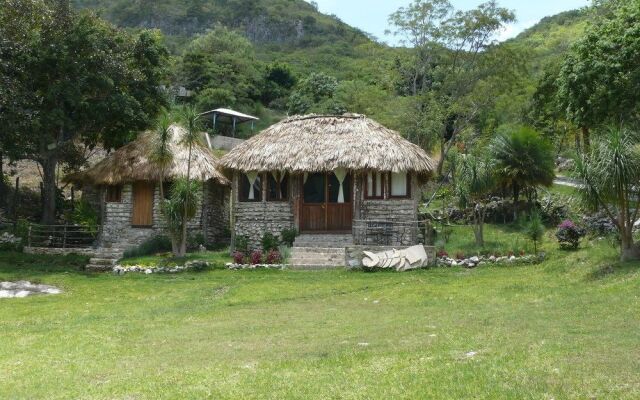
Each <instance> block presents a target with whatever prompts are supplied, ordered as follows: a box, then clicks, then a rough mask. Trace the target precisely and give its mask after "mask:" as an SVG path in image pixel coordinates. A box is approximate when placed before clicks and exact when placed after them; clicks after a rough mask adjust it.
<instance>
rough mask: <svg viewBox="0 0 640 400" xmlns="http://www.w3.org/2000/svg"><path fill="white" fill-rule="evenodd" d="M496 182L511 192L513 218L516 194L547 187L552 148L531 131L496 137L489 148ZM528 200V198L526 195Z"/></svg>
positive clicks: (551, 173) (550, 177)
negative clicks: (494, 168)
mask: <svg viewBox="0 0 640 400" xmlns="http://www.w3.org/2000/svg"><path fill="white" fill-rule="evenodd" d="M490 153H491V156H492V157H493V159H494V160H495V167H496V173H497V176H498V179H499V180H500V181H501V182H502V184H503V185H505V186H508V187H511V189H512V191H513V203H514V204H513V205H514V211H513V216H514V219H516V218H517V215H518V212H517V205H518V200H519V196H520V193H521V192H522V191H523V190H524V191H527V192H530V191H531V190H535V188H536V187H537V186H545V187H549V186H551V185H552V184H553V180H554V178H555V171H554V169H555V163H554V156H553V147H552V145H551V143H549V142H548V141H547V140H545V139H544V138H543V137H542V136H540V134H539V133H537V132H536V131H534V130H533V129H531V128H527V127H521V128H519V129H517V130H515V131H513V132H511V133H508V134H501V135H498V136H497V137H496V138H495V139H494V140H493V141H492V143H491V145H490ZM529 201H531V196H529Z"/></svg>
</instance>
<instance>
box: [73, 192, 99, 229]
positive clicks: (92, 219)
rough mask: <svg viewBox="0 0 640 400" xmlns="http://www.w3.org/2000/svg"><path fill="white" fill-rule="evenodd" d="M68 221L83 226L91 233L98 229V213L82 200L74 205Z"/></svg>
mask: <svg viewBox="0 0 640 400" xmlns="http://www.w3.org/2000/svg"><path fill="white" fill-rule="evenodd" d="M70 220H71V223H73V224H76V225H80V226H84V227H85V228H88V229H90V230H92V231H95V230H97V229H98V212H97V211H96V210H95V209H94V208H93V207H92V206H91V204H89V202H88V201H86V200H84V199H83V200H80V201H78V202H77V203H76V205H75V207H74V209H73V212H72V213H71V218H70Z"/></svg>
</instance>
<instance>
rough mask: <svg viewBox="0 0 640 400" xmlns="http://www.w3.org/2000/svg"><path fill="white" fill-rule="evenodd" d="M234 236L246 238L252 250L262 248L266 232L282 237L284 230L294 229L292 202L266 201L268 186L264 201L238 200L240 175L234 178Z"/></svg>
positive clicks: (264, 190)
mask: <svg viewBox="0 0 640 400" xmlns="http://www.w3.org/2000/svg"><path fill="white" fill-rule="evenodd" d="M290 184H291V183H290ZM233 187H234V190H233V196H234V197H233V202H234V232H233V233H234V236H235V237H238V236H246V237H247V238H248V239H249V246H250V247H251V248H261V244H260V241H261V239H262V236H263V235H264V234H265V233H266V232H271V233H272V234H274V235H276V236H278V237H280V233H281V232H282V230H283V229H290V228H293V227H294V226H295V225H294V219H293V202H292V201H285V202H282V201H266V200H265V199H266V197H267V196H266V185H263V188H262V189H263V193H262V201H260V202H240V201H239V200H238V190H237V187H238V174H234V177H233Z"/></svg>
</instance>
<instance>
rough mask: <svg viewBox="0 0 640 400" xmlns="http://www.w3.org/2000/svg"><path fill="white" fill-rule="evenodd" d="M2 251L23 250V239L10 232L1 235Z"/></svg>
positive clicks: (0, 245)
mask: <svg viewBox="0 0 640 400" xmlns="http://www.w3.org/2000/svg"><path fill="white" fill-rule="evenodd" d="M0 251H22V240H21V239H20V238H19V237H17V236H14V235H12V234H11V233H9V232H4V233H3V234H2V235H0Z"/></svg>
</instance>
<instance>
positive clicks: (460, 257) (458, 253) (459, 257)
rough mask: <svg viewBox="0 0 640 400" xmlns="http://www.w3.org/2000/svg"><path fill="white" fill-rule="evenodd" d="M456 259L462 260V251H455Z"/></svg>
mask: <svg viewBox="0 0 640 400" xmlns="http://www.w3.org/2000/svg"><path fill="white" fill-rule="evenodd" d="M456 260H464V253H463V252H461V251H459V252H457V253H456Z"/></svg>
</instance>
